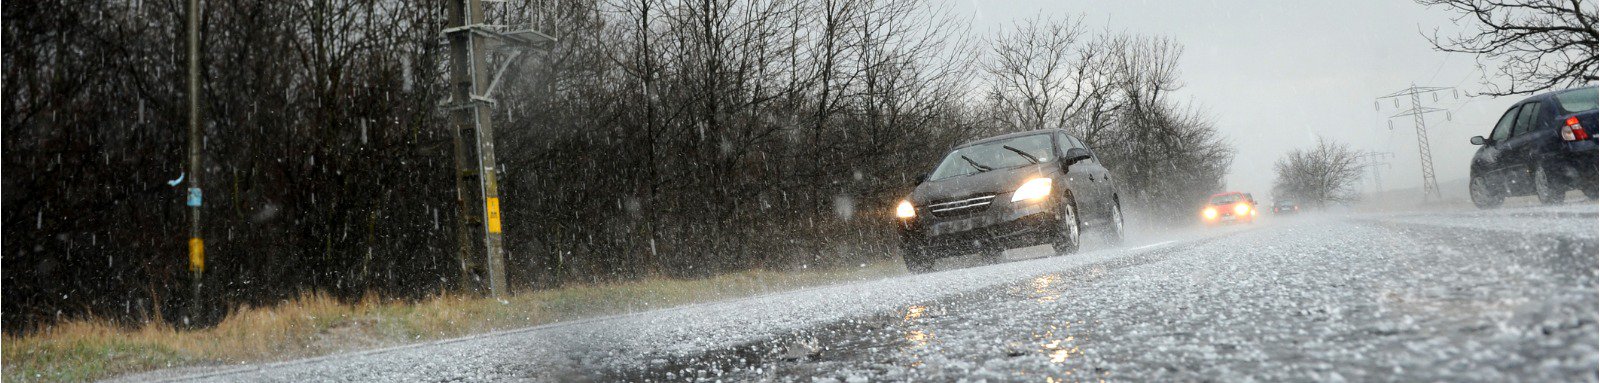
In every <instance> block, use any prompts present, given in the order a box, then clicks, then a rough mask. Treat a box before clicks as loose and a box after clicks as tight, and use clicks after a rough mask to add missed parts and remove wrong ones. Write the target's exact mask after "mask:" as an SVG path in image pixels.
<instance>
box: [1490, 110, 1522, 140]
mask: <svg viewBox="0 0 1600 383" xmlns="http://www.w3.org/2000/svg"><path fill="white" fill-rule="evenodd" d="M1519 110H1522V109H1521V108H1511V110H1507V111H1506V114H1505V115H1502V116H1500V123H1498V124H1494V132H1490V133H1489V139H1492V140H1495V141H1504V140H1505V139H1506V138H1508V137H1511V125H1513V124H1514V123H1515V122H1516V120H1517V111H1519Z"/></svg>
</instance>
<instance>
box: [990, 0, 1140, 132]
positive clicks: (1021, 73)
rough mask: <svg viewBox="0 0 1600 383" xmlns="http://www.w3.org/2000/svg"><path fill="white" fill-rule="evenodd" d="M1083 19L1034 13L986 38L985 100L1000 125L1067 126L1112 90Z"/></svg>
mask: <svg viewBox="0 0 1600 383" xmlns="http://www.w3.org/2000/svg"><path fill="white" fill-rule="evenodd" d="M1088 40H1089V35H1088V34H1087V33H1086V31H1085V30H1084V28H1083V20H1082V18H1081V17H1080V18H1077V19H1049V18H1042V17H1040V18H1033V19H1028V20H1024V21H1021V22H1018V23H1017V24H1016V25H1015V27H1014V29H1013V30H1011V31H1008V32H1005V33H1003V34H1001V35H999V36H996V37H995V38H994V39H993V41H991V42H990V46H991V48H990V52H989V53H990V57H989V60H988V61H987V62H985V64H984V70H985V71H986V72H988V74H989V80H990V83H989V92H988V97H989V101H990V102H991V103H993V104H994V106H993V108H994V113H996V114H997V116H996V120H997V122H998V123H1000V124H1001V126H1003V128H1004V130H1009V131H1023V130H1035V129H1046V128H1069V127H1072V126H1073V125H1074V124H1075V122H1076V121H1077V119H1079V118H1080V117H1081V116H1083V115H1084V114H1085V113H1084V112H1085V111H1086V110H1087V109H1090V108H1094V107H1097V106H1098V105H1096V104H1095V103H1093V101H1097V100H1099V98H1098V96H1101V95H1103V94H1104V93H1105V92H1108V91H1109V90H1110V87H1107V86H1103V85H1104V84H1099V83H1096V81H1098V80H1103V79H1105V76H1103V74H1104V73H1102V72H1101V71H1100V69H1101V68H1103V63H1102V62H1101V61H1100V59H1101V55H1102V54H1103V50H1102V49H1101V48H1102V47H1101V46H1100V45H1097V44H1091V43H1090V42H1089V41H1088Z"/></svg>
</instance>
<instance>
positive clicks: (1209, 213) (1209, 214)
mask: <svg viewBox="0 0 1600 383" xmlns="http://www.w3.org/2000/svg"><path fill="white" fill-rule="evenodd" d="M1201 214H1203V215H1205V216H1206V219H1217V209H1216V208H1210V207H1208V208H1206V211H1205V212H1203V213H1201Z"/></svg>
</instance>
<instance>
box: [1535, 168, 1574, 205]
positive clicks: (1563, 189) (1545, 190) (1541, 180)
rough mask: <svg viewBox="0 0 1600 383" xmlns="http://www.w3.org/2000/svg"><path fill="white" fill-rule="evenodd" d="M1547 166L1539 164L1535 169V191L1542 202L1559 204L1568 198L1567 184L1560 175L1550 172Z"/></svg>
mask: <svg viewBox="0 0 1600 383" xmlns="http://www.w3.org/2000/svg"><path fill="white" fill-rule="evenodd" d="M1547 168H1548V167H1547V166H1545V165H1539V166H1537V167H1535V168H1534V169H1533V192H1534V194H1536V195H1538V196H1539V202H1540V203H1543V204H1546V205H1555V204H1559V203H1561V202H1562V201H1564V200H1566V199H1567V198H1566V197H1567V184H1566V183H1565V182H1561V180H1560V179H1559V178H1560V176H1557V175H1554V174H1550V171H1549V170H1547Z"/></svg>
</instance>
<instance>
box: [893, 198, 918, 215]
mask: <svg viewBox="0 0 1600 383" xmlns="http://www.w3.org/2000/svg"><path fill="white" fill-rule="evenodd" d="M894 216H896V217H900V218H912V217H916V216H917V208H916V207H915V206H911V201H908V200H900V206H896V207H895V208H894Z"/></svg>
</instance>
